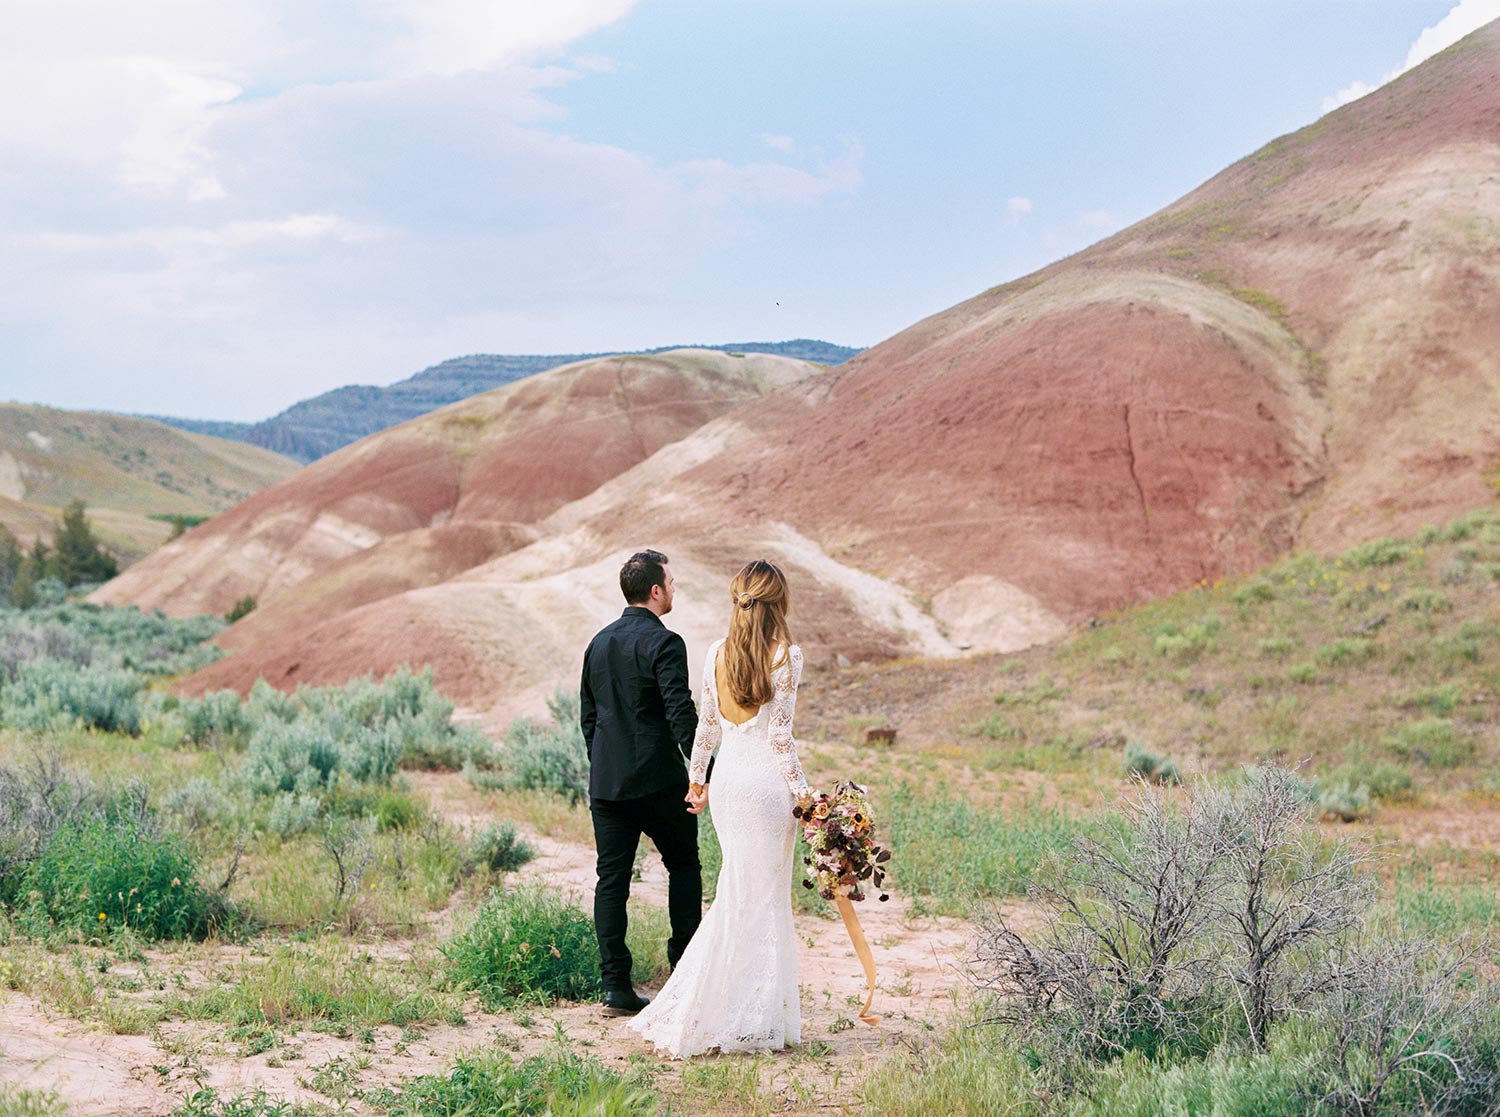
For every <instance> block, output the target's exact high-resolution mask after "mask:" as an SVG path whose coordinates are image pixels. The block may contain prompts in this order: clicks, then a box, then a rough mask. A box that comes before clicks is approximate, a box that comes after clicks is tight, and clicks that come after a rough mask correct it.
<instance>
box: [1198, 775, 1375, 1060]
mask: <svg viewBox="0 0 1500 1117" xmlns="http://www.w3.org/2000/svg"><path fill="white" fill-rule="evenodd" d="M1222 813H1223V815H1224V818H1225V820H1226V825H1225V828H1224V840H1223V845H1222V867H1223V870H1224V872H1225V873H1226V874H1227V876H1228V885H1227V887H1226V888H1225V890H1224V891H1223V892H1222V893H1221V894H1220V896H1219V901H1218V902H1219V906H1220V908H1221V919H1220V920H1219V922H1220V925H1221V926H1223V927H1226V928H1228V929H1229V930H1230V934H1231V938H1232V940H1233V941H1232V946H1231V948H1230V951H1229V953H1228V955H1227V956H1226V959H1225V967H1226V970H1227V972H1228V975H1229V977H1230V980H1231V981H1232V982H1233V984H1234V987H1235V990H1236V992H1237V993H1238V995H1239V1002H1240V1009H1241V1011H1242V1013H1243V1014H1244V1017H1245V1025H1246V1027H1247V1028H1248V1029H1249V1031H1250V1040H1251V1042H1252V1043H1253V1044H1254V1045H1255V1046H1256V1047H1257V1048H1260V1049H1262V1050H1264V1049H1265V1045H1266V1033H1267V1031H1268V1030H1269V1029H1270V1026H1271V1022H1272V1021H1273V1020H1274V1019H1275V1018H1276V1017H1277V1016H1278V1015H1279V1014H1280V1013H1281V1012H1283V1011H1284V1010H1285V1009H1286V1008H1287V1007H1289V1006H1290V1005H1293V1004H1299V1003H1304V1002H1305V1001H1306V1000H1307V999H1308V998H1309V997H1310V996H1311V995H1313V994H1314V993H1315V992H1317V990H1318V987H1319V983H1320V981H1321V980H1322V977H1323V975H1321V974H1320V973H1319V970H1318V968H1317V967H1308V966H1303V965H1295V964H1294V962H1295V961H1296V960H1297V958H1298V956H1305V955H1307V954H1309V953H1310V952H1313V951H1316V950H1317V949H1318V948H1319V947H1320V946H1323V947H1326V946H1328V945H1329V944H1331V943H1333V942H1336V941H1337V940H1339V939H1341V938H1342V937H1344V936H1345V935H1346V934H1347V933H1348V932H1349V931H1351V930H1352V929H1354V928H1356V927H1357V926H1358V925H1359V923H1360V920H1361V919H1362V918H1363V917H1364V915H1365V914H1366V912H1368V911H1369V908H1370V904H1371V901H1372V899H1373V892H1372V889H1371V881H1370V879H1369V878H1368V877H1367V876H1365V875H1363V873H1362V872H1361V870H1362V869H1363V867H1364V866H1365V865H1366V864H1367V863H1368V861H1369V856H1368V855H1367V854H1363V853H1360V852H1358V851H1356V850H1355V849H1354V848H1353V847H1352V846H1350V845H1349V844H1348V843H1347V842H1337V843H1335V844H1333V845H1332V846H1330V847H1329V848H1328V849H1326V850H1325V849H1323V848H1322V843H1321V842H1320V841H1319V839H1318V835H1317V832H1316V830H1315V829H1314V827H1313V807H1312V805H1311V804H1310V803H1309V802H1308V797H1307V787H1306V784H1305V783H1304V782H1303V781H1302V780H1301V779H1300V778H1299V777H1298V776H1297V774H1296V773H1295V772H1292V771H1290V770H1288V769H1286V768H1276V767H1265V768H1252V769H1249V770H1248V771H1247V772H1246V774H1245V780H1244V783H1243V784H1242V786H1241V787H1240V788H1239V789H1238V790H1237V791H1235V792H1232V793H1230V794H1229V795H1228V796H1227V797H1226V799H1225V802H1224V806H1223V808H1222Z"/></svg>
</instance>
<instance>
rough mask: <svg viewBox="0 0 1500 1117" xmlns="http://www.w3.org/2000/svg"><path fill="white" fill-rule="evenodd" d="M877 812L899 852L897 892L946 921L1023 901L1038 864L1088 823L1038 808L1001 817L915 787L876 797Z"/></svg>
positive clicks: (895, 855)
mask: <svg viewBox="0 0 1500 1117" xmlns="http://www.w3.org/2000/svg"><path fill="white" fill-rule="evenodd" d="M874 808H875V810H876V812H877V814H876V818H877V819H878V820H880V821H881V823H882V825H883V826H884V827H885V835H886V838H887V840H888V842H889V845H890V847H891V850H892V860H891V872H892V876H893V877H894V883H895V887H896V888H897V889H898V890H900V891H901V892H903V893H905V894H907V895H913V896H918V897H921V898H922V899H923V900H924V901H929V902H930V907H931V910H933V911H936V912H939V913H941V914H944V915H961V916H967V915H969V914H970V912H971V911H972V910H973V908H974V904H975V902H976V901H977V900H980V899H988V898H993V897H1003V896H1019V895H1022V894H1023V893H1024V892H1025V890H1026V882H1027V879H1028V877H1029V876H1030V875H1031V874H1032V873H1033V872H1034V871H1035V870H1036V869H1037V868H1038V866H1040V865H1041V863H1042V862H1043V861H1044V860H1045V859H1046V858H1047V857H1048V856H1049V855H1051V854H1054V853H1058V852H1060V851H1061V850H1063V849H1064V848H1065V847H1066V845H1067V843H1068V841H1069V839H1071V838H1072V837H1073V835H1074V834H1077V833H1078V832H1079V831H1080V830H1081V829H1082V828H1084V827H1085V826H1086V825H1088V824H1087V823H1084V822H1081V821H1080V820H1078V819H1076V818H1074V817H1072V816H1070V815H1068V814H1066V813H1064V812H1063V811H1062V810H1060V809H1058V808H1055V807H1044V806H1042V805H1041V804H1039V803H1035V802H1033V803H1030V804H1028V805H1027V806H1026V807H1024V808H1023V809H1021V810H1018V811H1002V810H1001V809H998V808H995V807H985V806H982V805H978V804H976V803H975V802H974V801H973V800H972V799H969V798H965V797H962V796H960V795H956V794H954V793H953V792H952V791H951V790H949V789H947V788H940V789H937V790H934V791H924V790H919V789H918V788H917V787H916V786H914V785H912V784H910V783H899V784H896V785H895V786H894V787H891V788H889V789H887V790H886V791H885V792H884V793H883V794H880V795H878V796H876V797H874Z"/></svg>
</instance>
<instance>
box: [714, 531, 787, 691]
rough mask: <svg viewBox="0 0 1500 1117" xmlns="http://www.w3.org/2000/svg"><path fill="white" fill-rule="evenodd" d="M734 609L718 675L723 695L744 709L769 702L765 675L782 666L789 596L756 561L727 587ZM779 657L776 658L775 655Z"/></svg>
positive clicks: (773, 568) (770, 568)
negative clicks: (722, 676) (726, 693)
mask: <svg viewBox="0 0 1500 1117" xmlns="http://www.w3.org/2000/svg"><path fill="white" fill-rule="evenodd" d="M729 596H730V598H731V599H732V600H733V601H734V606H733V608H732V609H731V610H730V615H729V636H728V638H727V639H726V640H725V641H724V674H725V681H726V682H727V683H728V684H729V693H730V694H731V695H732V696H733V698H734V700H735V701H736V702H737V703H739V705H740V706H741V707H742V708H743V709H746V710H754V709H757V708H758V707H760V706H764V705H765V704H766V703H767V702H769V701H771V696H772V694H774V693H775V689H776V686H775V683H773V682H772V681H771V672H772V671H774V670H776V668H778V667H780V666H781V665H782V664H783V663H785V662H786V657H787V652H788V650H789V649H790V648H791V646H792V634H791V631H790V630H789V629H788V628H787V625H786V615H787V612H788V611H789V610H790V608H791V591H790V590H789V589H788V588H787V584H786V575H784V574H783V573H782V572H781V568H780V567H778V566H777V565H776V564H775V563H774V562H768V561H767V560H765V559H756V560H755V561H754V562H749V563H746V564H745V568H744V569H743V570H741V571H740V572H739V573H738V574H736V575H735V576H734V579H733V580H732V581H731V582H730V583H729ZM778 652H779V654H778Z"/></svg>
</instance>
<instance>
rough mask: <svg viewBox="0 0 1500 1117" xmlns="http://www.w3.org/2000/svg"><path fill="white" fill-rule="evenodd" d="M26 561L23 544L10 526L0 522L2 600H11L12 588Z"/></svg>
mask: <svg viewBox="0 0 1500 1117" xmlns="http://www.w3.org/2000/svg"><path fill="white" fill-rule="evenodd" d="M25 562H26V555H25V552H23V551H22V550H21V544H20V543H19V542H18V541H17V539H16V537H15V536H14V535H13V534H12V533H11V530H10V528H8V527H6V526H5V525H4V524H0V601H8V600H10V590H11V587H12V586H13V585H15V581H16V576H17V575H18V574H20V573H21V567H22V566H23V565H24V564H25Z"/></svg>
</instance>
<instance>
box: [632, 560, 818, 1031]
mask: <svg viewBox="0 0 1500 1117" xmlns="http://www.w3.org/2000/svg"><path fill="white" fill-rule="evenodd" d="M729 595H730V597H731V598H732V599H733V601H734V605H733V608H732V610H731V613H730V620H729V635H728V637H727V638H725V639H722V640H717V641H715V642H714V644H713V645H712V646H711V647H710V648H709V650H708V658H707V660H706V661H705V663H704V667H703V699H702V704H701V706H700V712H699V716H698V731H697V734H696V736H695V738H694V741H693V755H692V760H691V763H690V768H689V775H688V778H689V780H690V781H691V783H690V786H689V788H688V794H687V801H688V802H689V803H690V804H691V806H690V807H689V808H688V809H689V810H690V811H691V812H692V813H693V814H697V813H698V812H699V811H701V810H702V809H703V807H704V806H705V805H711V806H712V807H713V824H714V830H715V831H716V832H717V833H718V835H719V846H720V848H721V849H722V850H723V853H724V860H723V867H722V868H721V869H720V870H719V884H718V890H717V893H716V895H715V897H714V902H713V905H712V906H711V907H710V908H709V909H708V914H707V915H706V916H704V918H703V924H702V926H700V927H699V928H698V930H697V933H695V934H694V935H693V938H692V941H691V942H689V943H688V946H687V949H686V951H684V953H683V955H682V958H681V959H679V961H678V963H677V968H676V969H675V970H674V971H673V973H672V976H671V977H670V978H669V979H668V980H667V984H666V985H665V986H663V988H662V991H661V992H660V993H659V994H658V995H657V997H656V999H655V1000H654V1001H652V1002H651V1003H650V1004H649V1005H647V1006H646V1008H645V1009H643V1010H642V1011H641V1013H640V1014H639V1015H638V1016H636V1017H634V1018H633V1019H632V1020H631V1021H630V1022H629V1024H628V1027H630V1028H632V1029H634V1030H635V1031H637V1032H639V1033H640V1034H641V1035H642V1036H643V1037H644V1038H645V1039H648V1040H650V1041H651V1042H652V1043H653V1044H654V1045H655V1046H656V1048H657V1050H658V1051H661V1052H663V1053H665V1054H669V1055H672V1056H674V1057H676V1058H682V1057H684V1056H687V1055H698V1054H701V1053H703V1052H705V1051H709V1050H711V1049H715V1048H717V1049H718V1050H719V1051H764V1050H768V1049H776V1048H780V1047H784V1046H786V1045H787V1044H791V1043H798V1042H800V1040H801V1034H802V1021H801V1009H800V1006H799V1004H798V999H797V998H798V992H797V940H796V932H795V930H794V929H793V926H792V897H791V886H792V854H793V849H794V845H795V839H796V823H795V820H794V819H793V818H792V800H793V798H794V796H796V795H798V794H800V793H801V792H803V791H805V790H806V789H807V780H806V779H805V778H804V777H803V775H802V765H801V764H800V763H799V762H798V760H797V752H796V749H795V747H794V746H793V744H792V710H793V708H794V707H795V705H796V701H797V684H798V682H799V681H800V680H801V678H802V649H801V648H799V647H797V645H795V644H793V643H792V639H791V634H790V633H789V632H788V630H787V624H786V615H787V608H788V597H789V595H788V591H787V584H786V577H785V576H784V575H783V574H782V573H781V571H780V569H778V568H777V567H776V565H775V564H774V563H770V562H766V561H764V560H760V559H757V560H756V561H755V562H752V563H750V564H748V565H747V566H746V567H745V568H744V569H743V570H741V571H740V572H739V573H738V574H736V575H735V576H734V580H733V581H731V582H730V583H729ZM715 750H717V752H718V758H717V760H716V761H715V762H714V769H713V782H712V785H711V786H710V785H709V779H708V764H709V758H710V756H711V755H713V753H714V751H715Z"/></svg>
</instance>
